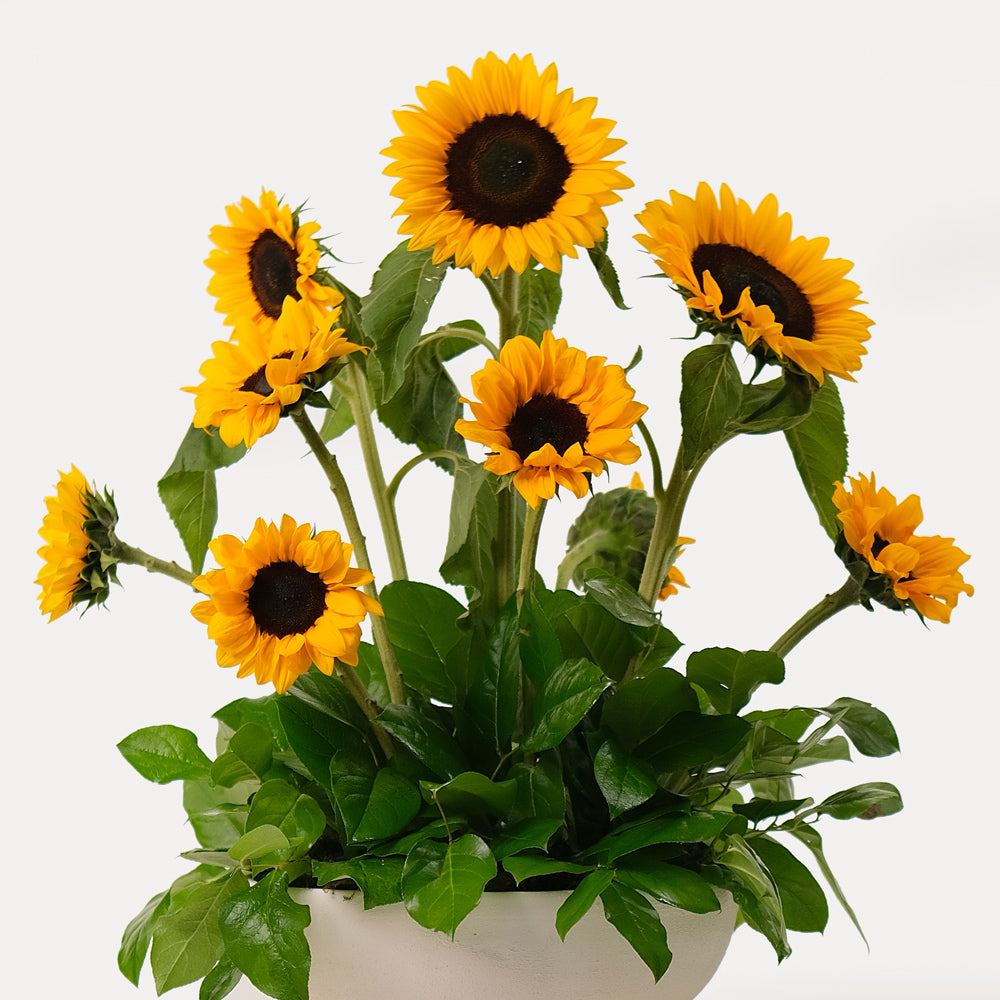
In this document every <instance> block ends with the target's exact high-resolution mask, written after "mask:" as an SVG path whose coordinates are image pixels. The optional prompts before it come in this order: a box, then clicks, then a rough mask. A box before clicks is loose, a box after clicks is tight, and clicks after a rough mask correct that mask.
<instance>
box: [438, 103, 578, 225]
mask: <svg viewBox="0 0 1000 1000" xmlns="http://www.w3.org/2000/svg"><path fill="white" fill-rule="evenodd" d="M445 166H446V169H447V179H446V180H445V185H446V186H447V188H448V193H449V194H450V195H451V205H450V207H451V208H454V209H457V210H458V211H459V212H461V213H462V214H463V215H465V216H466V218H469V219H472V220H473V221H474V222H475V223H476V224H477V225H480V226H483V225H490V224H492V225H494V226H523V225H526V224H527V223H529V222H534V221H535V220H536V219H544V218H545V217H546V216H547V215H548V214H549V213H550V212H551V211H552V209H553V207H554V206H555V203H556V202H557V201H558V200H559V197H560V195H562V193H563V185H564V184H565V183H566V178H568V177H569V175H570V173H571V172H572V169H573V168H572V165H571V164H570V162H569V158H568V157H567V156H566V151H565V150H564V149H563V147H562V144H561V143H560V142H559V140H558V139H557V138H556V137H555V136H554V135H553V134H552V133H551V132H550V131H549V130H548V129H547V128H544V127H543V126H541V125H539V124H538V122H536V121H533V120H532V119H530V118H525V116H524V115H522V114H520V113H519V112H518V113H515V114H512V115H487V116H486V117H485V118H481V119H480V120H479V121H477V122H473V123H472V124H471V125H470V126H469V127H468V128H467V129H466V130H465V131H464V132H463V133H462V134H461V135H460V136H458V138H456V139H455V141H454V142H453V143H452V144H451V145H450V146H449V147H448V154H447V159H446V161H445Z"/></svg>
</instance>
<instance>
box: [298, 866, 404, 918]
mask: <svg viewBox="0 0 1000 1000" xmlns="http://www.w3.org/2000/svg"><path fill="white" fill-rule="evenodd" d="M312 869H313V876H314V877H315V879H316V881H317V882H318V883H319V884H320V885H326V884H327V883H329V882H336V881H339V880H340V879H347V878H349V879H352V880H353V881H354V882H356V883H357V885H358V888H359V889H360V890H361V894H362V897H363V899H364V903H365V909H366V910H370V909H371V908H372V907H374V906H384V905H386V904H388V903H399V902H402V899H403V890H402V888H401V882H402V878H403V858H401V857H388V858H376V857H367V856H366V857H359V858H348V859H347V860H346V861H314V862H313V866H312Z"/></svg>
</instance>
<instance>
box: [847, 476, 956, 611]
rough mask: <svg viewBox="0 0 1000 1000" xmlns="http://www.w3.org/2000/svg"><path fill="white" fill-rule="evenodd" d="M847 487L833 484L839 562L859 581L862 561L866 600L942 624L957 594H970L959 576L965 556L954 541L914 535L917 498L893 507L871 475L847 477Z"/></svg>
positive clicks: (919, 516)
mask: <svg viewBox="0 0 1000 1000" xmlns="http://www.w3.org/2000/svg"><path fill="white" fill-rule="evenodd" d="M850 484H851V489H850V490H848V489H846V488H845V487H844V485H843V484H842V483H837V484H836V489H835V491H834V494H833V502H834V504H835V505H836V507H837V509H838V511H840V513H839V514H838V515H837V517H838V519H839V520H840V522H841V524H842V526H843V527H842V529H841V530H842V532H843V541H844V543H846V546H847V549H846V550H845V551H843V552H841V557H842V558H844V557H845V556H846V557H847V558H845V559H844V561H845V562H846V563H847V565H848V568H849V569H851V571H852V574H854V575H855V576H857V577H858V578H862V573H859V571H858V564H859V562H861V561H863V565H862V571H867V572H864V573H863V578H862V582H863V583H866V584H868V587H866V592H867V593H868V594H869V596H871V597H874V598H875V599H876V600H880V601H881V603H887V604H888V605H889V606H890V607H897V608H904V607H907V606H910V607H913V608H914V609H915V610H916V611H917V612H918V613H919V614H921V615H923V616H924V617H925V618H931V619H933V620H934V621H939V622H947V621H948V620H949V619H950V617H951V610H952V608H954V607H955V605H956V604H957V603H958V595H959V594H963V593H964V594H968V595H970V596H971V595H972V593H973V588H972V587H971V586H970V585H969V584H967V583H966V582H965V580H964V579H963V578H962V574H961V573H960V572H959V567H960V566H961V565H962V564H963V563H964V562H965V561H966V560H967V559H968V558H969V557H968V556H967V555H966V554H965V553H964V552H963V551H962V550H961V549H960V548H958V547H957V546H956V545H955V544H954V542H955V539H953V538H942V537H941V536H940V535H934V536H928V535H916V534H914V531H915V530H916V528H917V527H918V526H919V524H920V522H921V521H922V520H923V513H922V511H921V509H920V498H919V497H917V496H916V495H913V494H911V495H910V496H908V497H907V498H906V499H905V500H903V501H902V503H897V502H896V498H895V497H894V496H893V495H892V494H891V493H890V492H889V491H888V490H887V489H885V487H876V484H875V475H874V473H873V474H872V475H871V476H863V475H862V476H858V478H857V479H854V478H851V479H850ZM856 556H861V557H862V560H861V561H859V560H858V559H857V558H856ZM880 588H881V590H880ZM890 593H891V595H892V597H893V598H895V601H893V600H891V598H890V596H889V595H890ZM883 598H884V599H883Z"/></svg>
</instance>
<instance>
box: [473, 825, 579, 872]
mask: <svg viewBox="0 0 1000 1000" xmlns="http://www.w3.org/2000/svg"><path fill="white" fill-rule="evenodd" d="M562 823H563V821H562V817H561V816H559V817H545V818H542V819H524V820H521V821H520V822H519V823H514V824H512V825H510V826H507V827H505V828H504V831H503V833H501V834H500V835H499V836H497V837H496V838H495V839H494V840H493V843H492V844H491V845H490V846H491V850H492V851H493V857H495V858H496V859H497V861H502V860H503V859H504V858H507V857H509V856H510V855H512V854H517V853H518V852H520V851H530V850H533V849H537V850H540V851H544V850H546V849H547V848H548V845H549V841H550V840H551V839H552V837H553V836H554V835H555V833H556V831H557V830H558V829H559V828H560V827H561V826H562ZM511 874H513V873H511Z"/></svg>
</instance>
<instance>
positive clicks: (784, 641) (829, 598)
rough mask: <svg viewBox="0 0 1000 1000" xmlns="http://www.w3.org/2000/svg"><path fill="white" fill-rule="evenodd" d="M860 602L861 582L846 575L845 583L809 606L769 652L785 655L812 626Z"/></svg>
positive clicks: (814, 626) (820, 623)
mask: <svg viewBox="0 0 1000 1000" xmlns="http://www.w3.org/2000/svg"><path fill="white" fill-rule="evenodd" d="M860 603H861V584H859V583H858V581H857V580H855V579H854V578H853V577H850V576H849V577H848V578H847V581H846V583H845V584H844V585H843V586H842V587H841V588H840V590H838V591H836V592H835V593H833V594H827V595H826V597H824V598H823V600H821V601H820V602H819V603H818V604H816V605H815V606H814V607H812V608H810V609H809V610H808V611H807V612H806V613H805V614H804V615H803V616H802V617H801V618H800V619H799V620H798V621H797V622H796V623H795V624H794V625H792V627H791V628H789V629H788V631H786V632H785V633H784V634H783V635H782V636H781V638H779V639H778V640H777V641H776V642H775V643H774V644H773V645H772V646H771V652H772V653H777V654H778V656H782V657H784V656H787V655H788V654H789V653H790V652H791V651H792V649H794V648H795V647H796V646H797V645H798V644H799V643H800V642H801V641H802V640H803V639H804V638H805V637H806V636H807V635H808V634H809V633H810V632H811V631H812V630H813V629H814V628H816V627H817V626H819V625H822V624H823V622H825V621H826V620H827V619H828V618H832V617H833V616H834V615H835V614H837V613H838V612H840V611H843V610H844V608H849V607H851V606H852V605H854V604H860Z"/></svg>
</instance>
